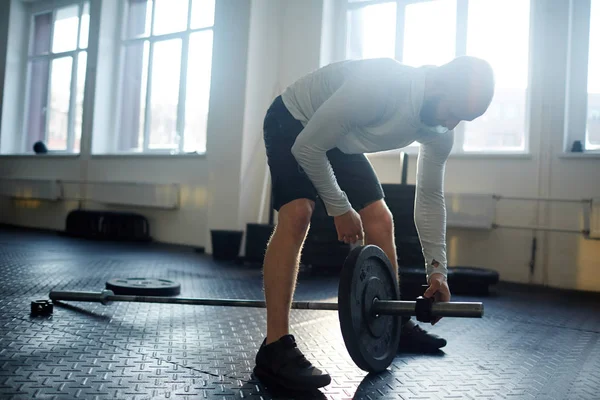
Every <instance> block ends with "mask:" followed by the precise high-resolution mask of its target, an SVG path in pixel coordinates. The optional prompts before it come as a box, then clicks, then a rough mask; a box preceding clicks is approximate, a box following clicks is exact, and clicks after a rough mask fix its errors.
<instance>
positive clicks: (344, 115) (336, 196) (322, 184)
mask: <svg viewBox="0 0 600 400" xmlns="http://www.w3.org/2000/svg"><path fill="white" fill-rule="evenodd" d="M379 104H381V101H380V99H378V98H376V96H375V95H374V94H373V93H372V92H371V93H369V91H365V90H362V88H361V85H358V84H356V82H354V83H345V84H344V85H342V87H340V88H339V89H338V90H337V91H336V92H335V93H333V94H332V95H331V97H330V98H329V99H327V101H325V102H324V103H323V104H322V105H321V106H320V107H319V108H318V109H317V110H316V112H315V113H314V114H313V116H312V117H311V118H310V120H309V121H308V123H307V124H306V126H305V127H304V129H303V130H302V132H300V134H299V135H298V137H297V138H296V142H295V143H294V145H293V146H292V154H293V155H294V157H295V158H296V160H297V162H298V164H299V165H300V167H302V169H303V170H304V172H305V173H306V175H307V176H308V177H309V179H310V180H311V181H312V183H313V185H314V186H315V188H316V189H317V192H318V193H319V196H320V197H321V199H322V200H323V203H324V204H325V208H326V209H327V213H328V215H330V216H333V217H336V216H339V215H342V214H344V213H346V212H347V211H349V210H350V209H351V207H352V206H351V205H350V202H349V201H348V198H347V197H346V194H345V193H344V192H343V191H342V190H341V189H340V187H339V185H338V183H337V180H336V178H335V174H334V172H333V169H332V167H331V164H330V162H329V159H328V158H327V154H326V153H327V151H329V150H331V149H333V148H334V147H336V145H337V143H338V140H339V139H340V137H342V136H343V135H344V134H346V133H347V132H348V131H349V130H351V129H352V128H353V127H354V126H357V125H359V124H362V123H368V122H369V121H371V120H372V119H374V118H375V115H376V113H377V112H381V108H380V107H378V105H379Z"/></svg>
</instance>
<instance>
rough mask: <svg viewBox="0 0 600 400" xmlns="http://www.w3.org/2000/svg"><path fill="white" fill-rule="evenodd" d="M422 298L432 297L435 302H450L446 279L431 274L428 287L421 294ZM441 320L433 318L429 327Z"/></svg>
mask: <svg viewBox="0 0 600 400" xmlns="http://www.w3.org/2000/svg"><path fill="white" fill-rule="evenodd" d="M423 297H426V298H431V297H433V298H434V299H435V301H436V302H440V301H441V302H447V301H450V297H451V295H450V287H449V286H448V282H447V281H446V278H445V277H444V275H442V274H431V277H430V278H429V287H428V288H427V290H426V291H425V293H423ZM440 319H442V318H441V317H438V318H435V319H433V320H432V321H431V325H435V324H437V323H438V322H439V320H440Z"/></svg>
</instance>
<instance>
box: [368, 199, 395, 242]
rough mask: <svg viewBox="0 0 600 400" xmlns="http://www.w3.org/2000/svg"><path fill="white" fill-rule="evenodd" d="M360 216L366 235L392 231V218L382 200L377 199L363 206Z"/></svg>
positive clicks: (390, 232) (389, 233) (386, 233)
mask: <svg viewBox="0 0 600 400" xmlns="http://www.w3.org/2000/svg"><path fill="white" fill-rule="evenodd" d="M360 216H361V219H362V223H363V228H364V230H365V234H366V235H367V236H373V235H391V234H393V233H394V218H393V216H392V213H391V211H390V209H389V208H388V207H387V205H386V204H385V202H384V201H383V200H377V201H375V202H373V203H371V204H369V205H368V206H366V207H365V208H363V209H362V210H361V211H360Z"/></svg>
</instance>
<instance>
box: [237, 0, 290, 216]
mask: <svg viewBox="0 0 600 400" xmlns="http://www.w3.org/2000/svg"><path fill="white" fill-rule="evenodd" d="M283 5H284V4H283V2H281V1H280V0H255V1H253V2H252V10H251V16H250V37H249V45H248V50H249V51H248V71H247V73H246V76H247V78H246V108H245V114H244V134H243V142H242V160H241V166H240V172H241V174H240V182H239V186H240V202H239V218H240V226H244V225H245V224H246V223H248V222H251V223H257V222H260V223H265V222H267V216H268V206H269V199H270V196H269V191H270V179H269V174H268V170H267V169H266V168H267V159H266V154H265V146H264V142H263V135H262V133H263V120H264V116H265V113H266V111H267V109H268V108H269V106H270V105H271V102H272V101H273V99H274V98H275V97H276V96H278V95H279V94H280V93H281V90H282V85H281V84H280V82H279V59H280V53H281V48H280V45H281V40H280V33H281V30H282V13H283V9H284V7H283ZM261 203H262V204H261Z"/></svg>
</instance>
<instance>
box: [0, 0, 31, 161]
mask: <svg viewBox="0 0 600 400" xmlns="http://www.w3.org/2000/svg"><path fill="white" fill-rule="evenodd" d="M25 11H26V6H25V5H24V4H23V3H22V2H20V1H18V0H10V1H3V2H1V4H0V54H6V62H5V63H0V64H2V65H1V66H0V82H3V85H2V88H1V90H0V121H2V123H1V124H0V153H9V152H11V151H12V150H13V149H15V148H16V147H17V146H19V145H20V143H18V142H17V141H16V137H15V135H12V134H10V133H12V132H15V131H17V130H19V129H21V123H22V116H23V110H24V108H25V107H24V104H25V101H24V100H25V96H24V90H23V85H24V84H25V82H26V75H27V69H26V63H25V62H24V55H25V54H26V47H25V44H26V43H27V42H26V40H27V33H28V30H27V27H28V23H27V21H28V20H27V14H26V12H25ZM9 21H10V24H9ZM9 29H15V30H19V33H20V35H19V36H17V37H16V38H13V40H8V32H9ZM3 98H7V99H9V98H12V99H15V101H3V100H2V99H3ZM2 133H4V134H2Z"/></svg>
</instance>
